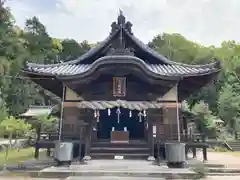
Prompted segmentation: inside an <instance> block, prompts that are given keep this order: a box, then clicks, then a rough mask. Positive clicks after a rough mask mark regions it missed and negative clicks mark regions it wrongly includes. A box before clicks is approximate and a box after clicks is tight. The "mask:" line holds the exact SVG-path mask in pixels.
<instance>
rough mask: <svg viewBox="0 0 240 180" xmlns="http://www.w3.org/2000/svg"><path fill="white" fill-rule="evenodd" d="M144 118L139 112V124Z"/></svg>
mask: <svg viewBox="0 0 240 180" xmlns="http://www.w3.org/2000/svg"><path fill="white" fill-rule="evenodd" d="M142 116H143V114H142V112H141V111H139V113H138V118H139V122H142Z"/></svg>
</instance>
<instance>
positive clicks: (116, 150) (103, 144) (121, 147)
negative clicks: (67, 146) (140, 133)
mask: <svg viewBox="0 0 240 180" xmlns="http://www.w3.org/2000/svg"><path fill="white" fill-rule="evenodd" d="M149 153H150V148H149V147H148V144H147V142H145V141H140V140H139V141H138V140H136V141H131V142H130V143H110V142H107V141H98V142H93V143H92V147H91V151H90V155H91V157H92V158H93V159H114V157H115V156H123V157H124V159H147V157H148V156H149Z"/></svg>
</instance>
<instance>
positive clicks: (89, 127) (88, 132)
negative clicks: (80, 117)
mask: <svg viewBox="0 0 240 180" xmlns="http://www.w3.org/2000/svg"><path fill="white" fill-rule="evenodd" d="M92 129H93V120H92V119H89V124H88V125H87V127H86V136H85V156H84V160H91V156H90V149H91V139H92V138H91V136H92Z"/></svg>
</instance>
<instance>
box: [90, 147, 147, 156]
mask: <svg viewBox="0 0 240 180" xmlns="http://www.w3.org/2000/svg"><path fill="white" fill-rule="evenodd" d="M149 151H150V149H149V148H145V147H144V148H139V147H137V148H135V147H127V148H125V147H92V148H91V151H90V152H91V153H102V152H104V153H134V154H138V153H149Z"/></svg>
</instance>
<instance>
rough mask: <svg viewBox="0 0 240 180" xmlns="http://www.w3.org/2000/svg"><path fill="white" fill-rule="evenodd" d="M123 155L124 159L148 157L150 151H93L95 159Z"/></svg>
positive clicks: (92, 154)
mask: <svg viewBox="0 0 240 180" xmlns="http://www.w3.org/2000/svg"><path fill="white" fill-rule="evenodd" d="M115 156H123V159H147V158H148V156H149V153H91V157H92V158H93V159H114V158H115Z"/></svg>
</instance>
